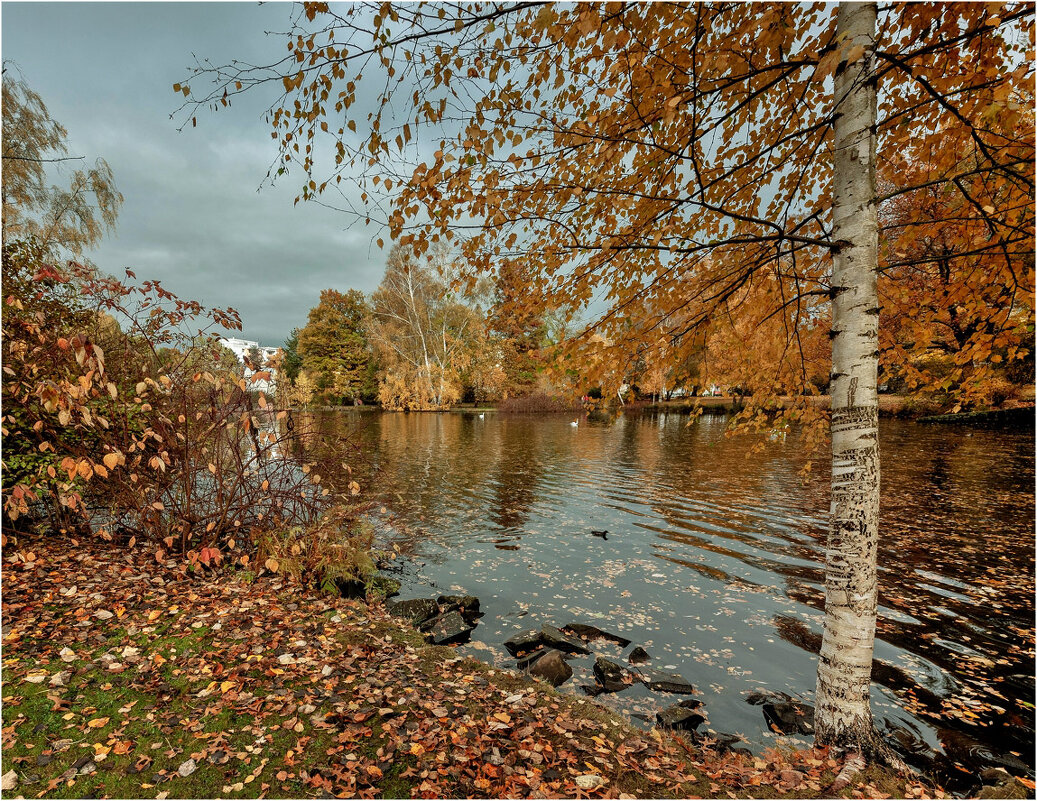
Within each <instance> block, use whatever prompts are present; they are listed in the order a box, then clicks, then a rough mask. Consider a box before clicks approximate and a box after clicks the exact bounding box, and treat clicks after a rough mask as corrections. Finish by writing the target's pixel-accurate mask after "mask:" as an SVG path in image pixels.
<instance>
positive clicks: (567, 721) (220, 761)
mask: <svg viewBox="0 0 1037 801" xmlns="http://www.w3.org/2000/svg"><path fill="white" fill-rule="evenodd" d="M33 551H34V552H35V554H36V558H35V559H34V560H31V561H23V560H17V561H12V560H11V559H7V560H5V564H4V566H3V580H4V603H3V634H4V637H3V655H4V659H3V712H4V727H3V775H4V790H5V793H17V794H21V795H24V797H53V798H58V797H75V798H80V797H85V795H89V796H92V797H98V798H100V797H154V798H167V797H173V798H189V797H198V798H205V797H216V796H227V797H261V798H262V797H276V798H285V797H289V798H297V797H316V796H322V795H327V794H331V795H335V796H350V797H361V798H374V797H424V798H434V797H442V798H457V797H473V796H474V797H487V798H503V797H509V798H510V797H530V798H546V797H558V796H566V797H609V798H616V797H619V798H634V797H641V798H643V797H649V798H669V797H677V798H691V797H706V796H721V797H773V798H778V797H785V796H788V797H796V798H799V797H812V796H819V795H823V794H824V790H825V788H826V787H827V786H828V784H830V782H831V781H832V779H833V777H834V773H835V771H836V770H837V768H838V762H837V761H836V760H835V759H833V758H831V757H830V756H829V755H828V754H827V753H826V752H825V751H824V750H821V749H815V750H799V751H796V750H793V749H774V750H771V751H768V752H767V753H766V754H763V755H759V756H747V755H745V754H740V753H733V752H727V753H719V752H717V751H714V750H712V749H710V748H709V747H708V743H707V744H706V747H703V746H702V744H696V745H692V744H690V743H688V742H687V741H685V740H683V739H681V738H680V737H678V736H676V735H673V734H667V733H661V732H659V731H651V732H644V731H640V730H637V729H635V728H633V727H631V726H630V725H628V724H627V723H626V722H625V721H623V720H622V719H620V718H618V717H617V716H615V715H614V714H612V713H610V712H608V711H607V710H605V709H603V708H602V707H600V706H598V705H596V704H594V703H593V702H591V701H589V700H585V699H576V698H571V697H566V696H561V695H558V694H557V693H555V692H554V691H552V690H551V689H550V688H548V687H546V686H545V685H541V684H538V683H536V682H533V681H532V680H530V679H528V678H527V677H523V676H519V675H517V674H514V673H511V672H509V671H505V670H501V669H499V668H494V667H492V666H489V665H486V664H483V663H480V662H478V661H475V660H473V659H469V658H461V657H458V656H457V655H456V653H455V652H454V651H453V650H451V649H450V648H448V647H432V646H426V645H425V644H424V643H423V641H422V639H421V636H420V635H419V634H418V633H417V632H415V631H413V630H411V629H409V628H407V627H406V626H404V625H403V624H401V623H400V622H399V621H397V620H395V619H393V618H391V617H390V616H389V615H388V614H387V613H386V612H385V611H384V610H383V609H382V608H381V607H379V606H370V607H369V606H367V605H365V604H363V603H362V602H357V601H348V600H343V599H337V598H330V597H328V596H322V595H319V594H317V593H316V592H311V591H308V590H304V589H302V588H300V587H298V586H297V585H292V584H290V583H288V581H287V580H286V579H284V578H282V577H279V576H263V577H258V578H257V577H255V576H254V575H252V574H251V573H245V572H239V573H235V572H222V573H219V572H217V573H215V574H212V573H207V574H206V575H204V576H193V575H191V574H190V573H188V572H187V571H186V570H185V569H183V568H182V567H179V566H170V565H172V563H168V564H165V565H157V564H156V563H155V560H154V559H153V558H152V556H151V555H150V554H148V553H147V552H145V551H144V550H143V549H138V550H132V549H131V550H126V549H123V548H120V547H118V546H116V545H114V544H107V543H100V542H96V543H95V542H87V543H81V544H80V546H79V547H76V548H72V547H69V545H68V544H67V543H60V542H57V541H48V540H40V541H39V542H34V543H33ZM98 612H109V613H110V614H108V615H99V614H98ZM37 677H41V678H40V679H39V680H38V681H37ZM58 677H60V680H59V681H54V680H53V679H55V678H58ZM9 785H10V789H9V787H8V786H9ZM840 795H843V796H847V797H869V798H883V797H889V796H891V795H896V796H901V797H915V798H923V797H937V798H939V797H943V793H942V792H941V791H940V790H939V789H938V788H933V787H930V786H929V785H928V784H927V783H925V782H923V781H921V780H919V779H918V778H915V777H909V778H903V777H896V776H893V775H892V774H889V773H886V772H881V771H875V770H871V771H869V772H865V773H864V774H862V775H861V777H860V779H859V780H858V781H857V782H856V783H854V784H853V785H851V786H850V787H849V788H846V789H845V790H844V791H842V792H841V793H840Z"/></svg>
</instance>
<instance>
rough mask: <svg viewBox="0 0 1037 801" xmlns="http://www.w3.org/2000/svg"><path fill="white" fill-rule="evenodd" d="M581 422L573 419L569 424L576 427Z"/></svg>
mask: <svg viewBox="0 0 1037 801" xmlns="http://www.w3.org/2000/svg"><path fill="white" fill-rule="evenodd" d="M579 424H580V421H579V420H573V421H572V422H571V423H569V425H571V426H572V427H573V428H576V427H577V426H578V425H579Z"/></svg>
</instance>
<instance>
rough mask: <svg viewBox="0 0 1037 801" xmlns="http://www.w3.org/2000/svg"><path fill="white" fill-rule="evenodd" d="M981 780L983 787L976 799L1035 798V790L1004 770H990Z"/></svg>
mask: <svg viewBox="0 0 1037 801" xmlns="http://www.w3.org/2000/svg"><path fill="white" fill-rule="evenodd" d="M980 778H981V779H983V786H982V787H981V788H980V790H979V792H978V793H976V796H975V797H976V798H1033V790H1030V789H1029V788H1028V787H1027V786H1026V785H1025V784H1023V783H1022V782H1021V781H1019V779H1017V778H1016V777H1015V776H1012V775H1010V774H1009V773H1008V772H1007V771H1005V770H1004V769H1003V768H988V769H987V770H985V771H983V772H982V773H981V774H980Z"/></svg>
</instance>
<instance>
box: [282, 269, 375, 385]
mask: <svg viewBox="0 0 1037 801" xmlns="http://www.w3.org/2000/svg"><path fill="white" fill-rule="evenodd" d="M366 316H367V303H366V302H365V301H364V296H363V295H362V294H361V293H360V292H358V291H357V290H355V289H351V290H349V291H348V292H345V293H342V292H338V291H337V290H334V289H325V290H324V291H323V292H321V293H320V303H318V304H317V305H316V306H315V307H314V308H312V309H310V314H309V320H308V322H307V323H306V327H305V328H303V329H302V330H301V331H299V334H298V354H299V358H300V367H301V370H302V371H303V372H305V373H306V374H307V375H308V376H309V378H310V380H311V381H313V383H314V385H315V387H316V389H317V392H318V393H320V394H323V395H324V399H325V400H326V401H327V400H331V399H332V398H336V399H339V400H343V399H347V398H348V399H351V400H354V401H355V400H356V399H357V398H359V397H360V396H361V395H363V394H364V388H365V384H366V382H367V376H368V364H369V362H370V360H371V355H370V351H369V349H368V346H367V335H366V333H365V330H364V319H365V317H366ZM286 344H287V343H286Z"/></svg>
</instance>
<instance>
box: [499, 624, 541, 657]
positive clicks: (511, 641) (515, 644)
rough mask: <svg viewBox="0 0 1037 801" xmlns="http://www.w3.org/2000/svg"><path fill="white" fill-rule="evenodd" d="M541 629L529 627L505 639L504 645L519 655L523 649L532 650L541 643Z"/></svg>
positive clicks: (515, 654) (510, 652)
mask: <svg viewBox="0 0 1037 801" xmlns="http://www.w3.org/2000/svg"><path fill="white" fill-rule="evenodd" d="M541 641H542V640H541V635H540V630H539V629H529V630H528V631H523V632H522V633H520V634H514V635H512V636H511V637H509V638H508V639H506V640H505V641H504V647H505V648H507V649H508V653H509V654H511V655H512V656H518V655H519V654H520V653H522V652H523V651H532V650H533V649H534V648H537V647H539V646H540V644H541Z"/></svg>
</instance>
